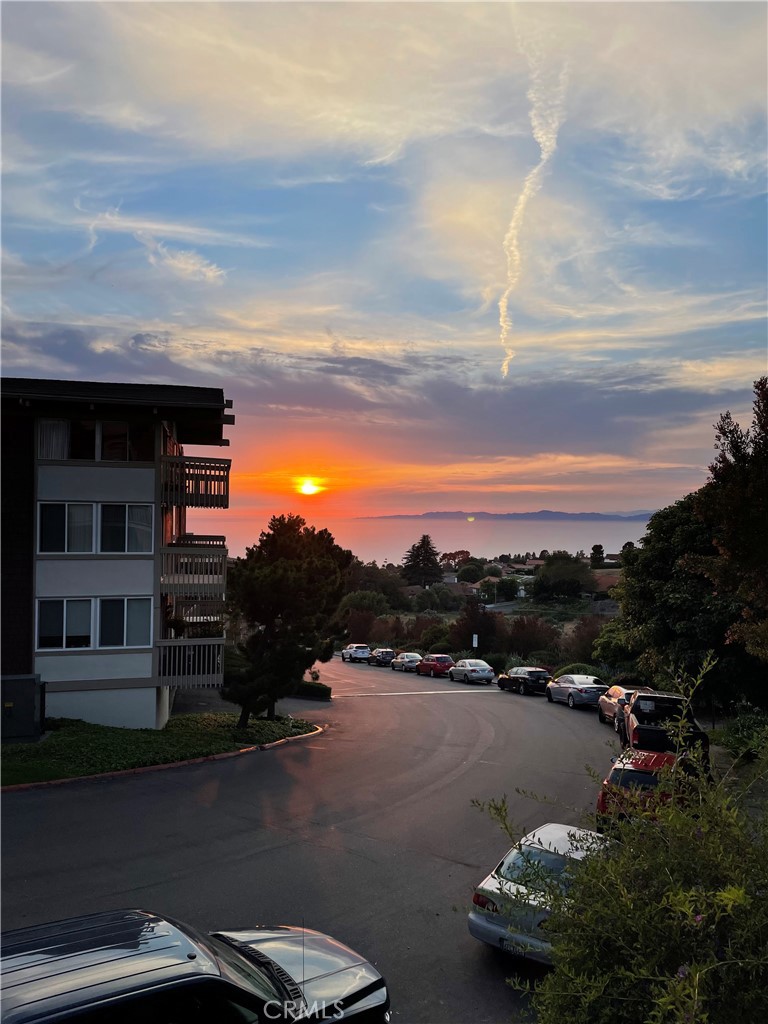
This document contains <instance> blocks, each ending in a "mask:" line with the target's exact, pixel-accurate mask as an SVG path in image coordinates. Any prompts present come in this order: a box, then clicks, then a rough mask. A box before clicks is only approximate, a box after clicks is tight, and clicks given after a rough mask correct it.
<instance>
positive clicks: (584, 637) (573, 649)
mask: <svg viewBox="0 0 768 1024" xmlns="http://www.w3.org/2000/svg"><path fill="white" fill-rule="evenodd" d="M604 625H605V619H604V618H603V617H602V615H585V616H584V617H583V618H580V619H579V620H578V622H577V623H576V624H575V626H574V627H573V629H572V630H571V632H570V633H568V635H567V636H564V637H563V640H562V642H561V647H562V652H563V656H564V657H567V658H573V659H574V661H587V660H588V659H589V658H591V657H592V647H593V646H594V643H595V640H597V638H598V636H600V634H601V633H602V631H603V626H604Z"/></svg>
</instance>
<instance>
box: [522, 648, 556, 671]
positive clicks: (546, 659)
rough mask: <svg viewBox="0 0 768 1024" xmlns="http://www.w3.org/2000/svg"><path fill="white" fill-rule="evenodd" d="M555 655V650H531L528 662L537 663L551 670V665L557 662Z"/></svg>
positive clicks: (530, 663)
mask: <svg viewBox="0 0 768 1024" xmlns="http://www.w3.org/2000/svg"><path fill="white" fill-rule="evenodd" d="M557 657H558V655H557V651H531V653H530V654H529V655H528V664H529V665H539V666H541V668H545V669H547V671H548V672H551V671H552V666H553V665H556V664H557Z"/></svg>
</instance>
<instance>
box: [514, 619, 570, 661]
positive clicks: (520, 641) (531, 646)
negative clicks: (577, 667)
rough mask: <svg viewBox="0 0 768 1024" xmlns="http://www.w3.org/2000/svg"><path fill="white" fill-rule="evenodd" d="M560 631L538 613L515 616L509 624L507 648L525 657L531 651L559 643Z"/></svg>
mask: <svg viewBox="0 0 768 1024" xmlns="http://www.w3.org/2000/svg"><path fill="white" fill-rule="evenodd" d="M559 641H560V632H559V630H558V629H557V628H556V627H555V626H553V625H552V624H551V623H549V622H547V621H546V620H545V619H543V618H541V617H540V616H538V615H520V616H516V617H515V618H514V619H512V621H511V622H510V624H509V641H508V643H509V650H510V652H512V653H514V654H519V655H521V656H522V657H526V655H529V654H530V653H531V652H532V651H535V650H544V649H548V648H550V647H556V646H558V645H559Z"/></svg>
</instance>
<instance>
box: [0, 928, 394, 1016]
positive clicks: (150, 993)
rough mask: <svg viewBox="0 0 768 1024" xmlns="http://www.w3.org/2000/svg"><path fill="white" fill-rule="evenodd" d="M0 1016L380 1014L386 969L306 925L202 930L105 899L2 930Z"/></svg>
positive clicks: (384, 1008)
mask: <svg viewBox="0 0 768 1024" xmlns="http://www.w3.org/2000/svg"><path fill="white" fill-rule="evenodd" d="M2 938H3V951H2V956H3V959H2V1020H3V1024H43V1022H51V1024H53V1022H54V1021H55V1022H59V1021H64V1020H66V1021H67V1022H77V1024H135V1022H136V1021H140V1022H146V1024H171V1022H178V1021H184V1022H185V1024H243V1022H244V1021H251V1022H253V1024H257V1022H258V1024H267V1022H268V1021H296V1020H301V1021H306V1022H307V1024H316V1022H320V1021H331V1020H335V1021H345V1020H350V1019H353V1020H354V1021H355V1024H374V1022H375V1024H384V1022H386V1021H388V1020H389V996H388V994H387V988H386V984H385V982H384V979H383V978H382V976H381V975H380V974H379V972H378V971H377V970H376V968H375V967H373V966H372V965H371V964H369V963H368V962H367V960H366V959H365V958H364V957H362V956H360V954H359V953H355V952H353V951H352V950H351V949H349V948H348V947H347V946H343V945H342V944H341V943H340V942H337V941H336V940H335V939H332V938H330V936H328V935H323V934H322V933H321V932H315V931H312V930H311V929H309V928H288V927H265V926H262V925H257V926H256V927H254V928H249V929H247V930H243V931H223V932H211V933H207V932H199V931H197V930H196V929H194V928H191V927H190V926H189V925H182V924H179V922H178V921H171V920H170V919H169V918H162V917H158V916H157V915H156V914H151V913H148V912H147V911H145V910H112V911H106V912H105V913H101V914H90V915H88V916H87V917H75V918H72V919H71V920H69V921H57V922H55V923H53V924H46V925H38V926H37V927H32V928H19V929H18V930H17V931H12V932H6V933H5V934H4V935H3V937H2Z"/></svg>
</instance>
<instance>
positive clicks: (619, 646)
mask: <svg viewBox="0 0 768 1024" xmlns="http://www.w3.org/2000/svg"><path fill="white" fill-rule="evenodd" d="M630 643H631V641H630V632H629V629H628V627H627V624H626V622H625V621H624V620H623V619H622V618H621V617H620V616H619V617H618V618H615V619H609V620H608V622H606V623H605V625H604V626H603V628H602V629H601V630H600V633H599V634H598V635H597V637H596V639H595V641H594V643H593V645H592V657H593V658H594V659H595V660H596V661H602V662H606V663H607V664H609V665H614V666H616V667H617V668H620V667H621V666H625V665H634V663H635V661H636V659H637V656H638V654H639V653H640V652H639V650H638V649H637V648H635V647H632V646H630Z"/></svg>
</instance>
